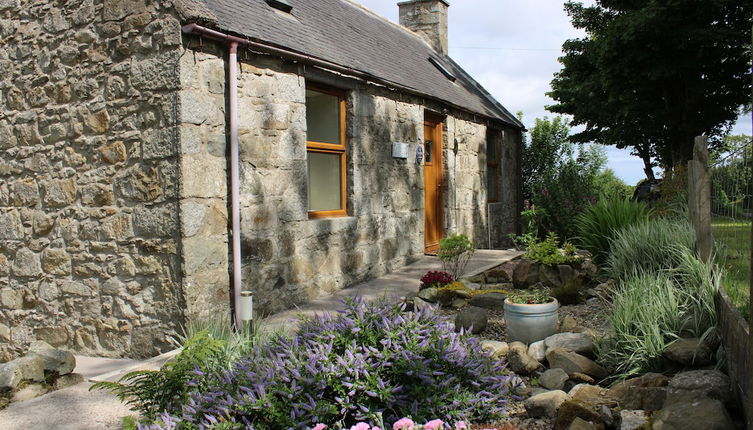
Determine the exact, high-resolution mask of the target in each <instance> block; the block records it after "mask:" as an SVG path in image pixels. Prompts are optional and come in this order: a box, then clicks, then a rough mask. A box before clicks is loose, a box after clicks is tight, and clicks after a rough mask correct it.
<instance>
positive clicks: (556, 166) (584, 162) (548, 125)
mask: <svg viewBox="0 0 753 430" xmlns="http://www.w3.org/2000/svg"><path fill="white" fill-rule="evenodd" d="M569 135H570V128H569V126H568V123H567V121H566V120H565V119H564V118H562V117H559V116H558V117H555V118H553V119H550V118H548V117H544V118H539V119H536V122H535V124H534V126H533V127H532V128H531V131H530V141H527V142H525V144H524V150H523V167H522V171H523V196H524V198H525V199H526V200H529V202H530V203H531V204H533V205H534V206H535V207H536V208H537V210H538V209H543V212H539V213H540V214H541V213H543V214H546V218H545V219H544V220H543V221H542V225H541V226H540V227H541V228H542V229H543V230H544V231H554V232H555V233H557V235H558V236H559V237H561V238H563V239H569V238H571V237H573V236H575V235H576V232H575V231H574V227H573V226H574V224H573V219H574V218H575V217H576V216H577V215H578V214H579V213H580V212H582V211H583V209H584V208H585V206H587V205H588V204H589V203H591V202H593V201H594V200H595V199H596V198H597V197H598V192H597V189H596V188H595V183H594V179H595V177H596V176H597V175H598V174H599V172H601V170H602V169H603V168H604V166H605V165H606V162H607V157H606V152H605V150H604V148H603V147H602V146H600V145H585V144H579V145H574V144H572V143H570V141H569V139H568V138H569ZM544 231H539V233H540V234H541V233H544Z"/></svg>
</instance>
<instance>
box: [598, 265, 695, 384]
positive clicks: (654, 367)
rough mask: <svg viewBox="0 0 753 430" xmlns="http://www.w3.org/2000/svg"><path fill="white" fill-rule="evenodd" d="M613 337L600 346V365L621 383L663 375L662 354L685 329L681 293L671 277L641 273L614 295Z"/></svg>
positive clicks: (628, 279)
mask: <svg viewBox="0 0 753 430" xmlns="http://www.w3.org/2000/svg"><path fill="white" fill-rule="evenodd" d="M613 297H614V298H613V302H612V310H611V313H610V314H609V316H608V320H609V322H610V323H611V325H612V330H613V334H612V336H611V337H610V338H608V339H607V340H606V341H604V342H603V343H601V344H600V345H599V349H598V355H599V361H601V362H602V363H603V364H605V365H606V366H607V367H609V368H610V369H614V371H613V375H614V376H615V377H616V378H618V379H623V378H628V377H630V376H633V375H637V374H642V373H645V372H651V371H660V370H661V368H662V366H663V363H664V359H663V358H662V353H663V352H664V349H665V348H666V346H667V345H668V344H669V343H671V342H672V341H673V340H674V339H675V335H677V334H679V332H680V328H681V315H680V312H678V310H679V309H680V305H681V303H682V299H681V297H680V292H679V291H678V289H677V288H676V286H675V284H674V283H673V282H672V280H671V279H670V277H669V276H668V275H667V274H657V273H652V272H647V271H640V272H636V273H634V274H632V275H631V276H629V277H627V278H626V279H625V280H624V281H623V282H622V284H621V285H620V286H619V287H617V288H616V290H615V291H613Z"/></svg>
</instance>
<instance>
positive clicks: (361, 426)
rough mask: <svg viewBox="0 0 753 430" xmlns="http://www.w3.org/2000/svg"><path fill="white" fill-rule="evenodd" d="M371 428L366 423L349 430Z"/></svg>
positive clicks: (368, 429)
mask: <svg viewBox="0 0 753 430" xmlns="http://www.w3.org/2000/svg"><path fill="white" fill-rule="evenodd" d="M370 429H371V426H369V425H368V424H366V423H358V424H356V425H354V426H353V427H351V428H350V430H370Z"/></svg>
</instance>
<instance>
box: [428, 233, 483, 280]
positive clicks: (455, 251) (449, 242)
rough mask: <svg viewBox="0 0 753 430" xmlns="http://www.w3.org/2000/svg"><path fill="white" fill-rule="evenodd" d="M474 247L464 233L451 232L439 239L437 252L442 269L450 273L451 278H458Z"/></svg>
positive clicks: (471, 255)
mask: <svg viewBox="0 0 753 430" xmlns="http://www.w3.org/2000/svg"><path fill="white" fill-rule="evenodd" d="M475 250H476V248H475V247H474V246H473V242H471V240H470V239H468V236H466V235H464V234H453V235H452V236H449V237H446V238H444V239H440V240H439V254H437V256H438V257H439V259H440V260H442V269H443V270H444V271H447V272H449V273H450V275H452V278H453V279H460V277H461V276H462V275H463V273H464V272H465V266H467V265H468V262H469V261H470V260H471V257H473V253H474V252H475Z"/></svg>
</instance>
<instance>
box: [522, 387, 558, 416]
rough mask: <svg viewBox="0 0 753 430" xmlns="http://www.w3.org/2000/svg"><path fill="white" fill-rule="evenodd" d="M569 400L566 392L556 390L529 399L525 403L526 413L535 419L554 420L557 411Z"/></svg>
mask: <svg viewBox="0 0 753 430" xmlns="http://www.w3.org/2000/svg"><path fill="white" fill-rule="evenodd" d="M567 399H568V397H567V394H566V393H565V392H564V391H560V390H554V391H547V392H545V393H541V394H537V395H535V396H532V397H529V398H528V399H526V401H525V402H523V406H525V408H526V412H527V413H528V415H529V416H530V417H533V418H541V417H547V418H554V417H555V416H556V414H557V409H558V408H559V407H560V405H562V403H563V402H564V401H566V400H567Z"/></svg>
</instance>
